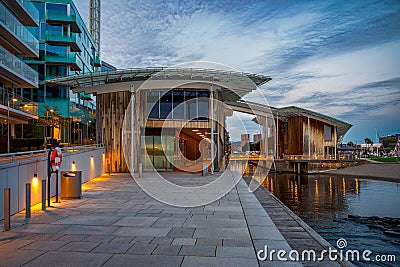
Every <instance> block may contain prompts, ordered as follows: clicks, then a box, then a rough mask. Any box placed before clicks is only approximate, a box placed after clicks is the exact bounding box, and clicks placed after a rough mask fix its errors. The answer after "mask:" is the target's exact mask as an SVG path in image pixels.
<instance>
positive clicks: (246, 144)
mask: <svg viewBox="0 0 400 267" xmlns="http://www.w3.org/2000/svg"><path fill="white" fill-rule="evenodd" d="M240 141H241V146H242V152H245V151H249V150H250V135H249V134H242V135H240Z"/></svg>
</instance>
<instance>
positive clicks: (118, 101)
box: [97, 92, 131, 172]
mask: <svg viewBox="0 0 400 267" xmlns="http://www.w3.org/2000/svg"><path fill="white" fill-rule="evenodd" d="M130 97H131V93H130V92H115V93H108V94H102V95H97V114H100V115H101V117H98V120H97V121H98V123H99V129H101V134H100V135H99V137H100V142H102V143H103V144H104V146H105V148H106V162H107V163H110V164H111V171H112V172H127V171H128V168H127V166H126V163H125V158H124V153H123V150H122V145H121V144H122V126H123V123H124V117H125V110H126V108H127V107H128V105H129V102H130ZM100 127H101V128H100ZM106 167H107V168H108V165H107V166H106Z"/></svg>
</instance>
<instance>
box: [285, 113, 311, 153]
mask: <svg viewBox="0 0 400 267" xmlns="http://www.w3.org/2000/svg"><path fill="white" fill-rule="evenodd" d="M305 120H307V118H304V117H292V118H289V119H288V152H289V155H302V154H303V146H304V141H303V139H304V137H303V124H304V121H305ZM305 123H306V126H307V121H305ZM306 130H307V129H306Z"/></svg>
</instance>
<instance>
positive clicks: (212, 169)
mask: <svg viewBox="0 0 400 267" xmlns="http://www.w3.org/2000/svg"><path fill="white" fill-rule="evenodd" d="M210 102H211V103H210V106H211V108H210V109H211V119H210V121H211V174H214V161H215V151H214V150H215V149H214V144H215V136H214V125H215V123H214V87H213V84H211V85H210Z"/></svg>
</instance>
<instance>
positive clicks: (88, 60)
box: [21, 0, 101, 144]
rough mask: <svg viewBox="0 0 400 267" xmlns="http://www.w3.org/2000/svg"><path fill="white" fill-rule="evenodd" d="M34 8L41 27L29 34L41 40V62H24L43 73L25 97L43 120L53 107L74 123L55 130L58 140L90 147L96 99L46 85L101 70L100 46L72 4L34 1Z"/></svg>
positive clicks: (56, 0) (58, 0) (60, 0)
mask: <svg viewBox="0 0 400 267" xmlns="http://www.w3.org/2000/svg"><path fill="white" fill-rule="evenodd" d="M32 4H33V5H34V6H35V7H36V9H37V10H38V11H39V16H38V17H39V27H29V30H30V32H31V33H32V34H33V35H34V36H35V37H36V38H37V39H38V40H39V53H38V55H39V58H36V59H32V58H25V60H24V61H25V63H27V64H28V65H29V66H31V67H32V68H33V69H35V70H36V71H37V72H38V73H39V83H38V88H34V86H31V87H32V88H31V89H23V90H22V91H21V94H22V96H24V97H26V98H29V99H32V100H34V101H35V102H38V103H39V116H45V111H46V109H45V107H49V108H56V109H57V113H60V114H61V115H62V116H63V117H65V118H69V119H70V123H69V125H68V127H66V128H64V129H54V136H55V138H56V139H59V140H60V141H61V142H65V143H73V144H86V143H90V142H92V140H93V139H94V138H95V130H94V129H95V128H94V126H95V110H96V105H95V99H94V97H93V95H91V94H84V93H73V92H72V91H71V90H70V88H69V87H66V86H49V85H46V83H45V81H46V80H49V79H53V78H56V77H65V76H71V75H77V74H85V73H90V72H94V71H97V70H99V69H100V67H101V61H100V59H99V57H98V56H97V52H96V45H95V43H94V41H93V39H92V37H91V35H90V33H89V31H88V29H87V27H86V25H85V23H84V22H83V20H82V18H81V16H80V14H79V12H78V10H77V8H76V6H75V4H74V2H73V1H72V0H45V1H44V0H34V1H32ZM45 135H46V136H50V135H49V133H45ZM91 139H92V140H91Z"/></svg>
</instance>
